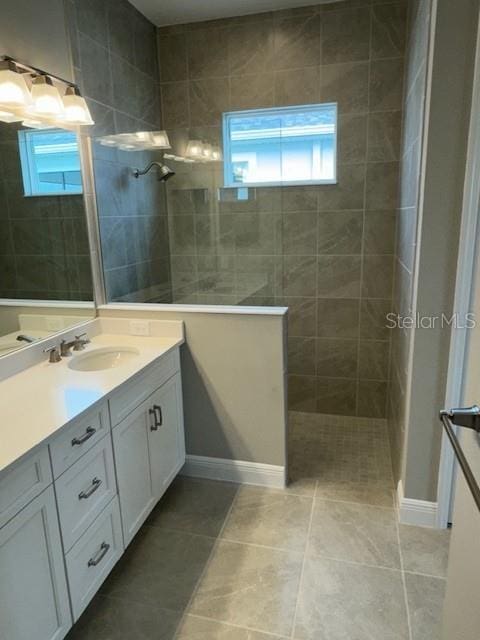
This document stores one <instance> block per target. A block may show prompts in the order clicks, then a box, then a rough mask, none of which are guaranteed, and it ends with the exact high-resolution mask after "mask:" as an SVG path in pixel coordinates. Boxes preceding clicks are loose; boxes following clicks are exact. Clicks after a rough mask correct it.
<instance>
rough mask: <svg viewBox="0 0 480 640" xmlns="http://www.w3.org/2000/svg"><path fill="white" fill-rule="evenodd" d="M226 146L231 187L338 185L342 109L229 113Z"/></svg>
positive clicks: (227, 179)
mask: <svg viewBox="0 0 480 640" xmlns="http://www.w3.org/2000/svg"><path fill="white" fill-rule="evenodd" d="M223 145H224V158H225V162H224V172H225V186H226V187H239V186H246V187H249V186H252V187H253V186H268V185H272V186H273V185H292V184H300V185H301V184H332V183H334V182H335V181H336V147H337V105H336V104H335V103H331V104H316V105H306V106H301V107H284V108H279V109H254V110H251V111H237V112H231V113H225V114H224V115H223Z"/></svg>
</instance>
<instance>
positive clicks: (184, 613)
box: [172, 486, 239, 640]
mask: <svg viewBox="0 0 480 640" xmlns="http://www.w3.org/2000/svg"><path fill="white" fill-rule="evenodd" d="M238 493H239V486H237V490H236V492H235V495H234V497H233V500H232V504H231V505H230V507H229V509H228V511H227V513H226V515H225V518H224V520H223V524H222V526H221V528H220V531H219V532H218V535H217V537H216V538H215V542H214V544H213V546H212V550H211V551H210V555H209V556H208V560H207V562H206V563H205V566H204V567H203V570H202V572H201V573H200V575H199V577H198V580H197V583H196V584H195V587H194V589H193V591H192V594H191V596H190V598H189V599H188V602H187V604H186V605H185V609H184V611H183V613H182V616H181V617H180V620H179V622H178V625H177V628H176V630H175V633H174V634H173V637H172V640H176V638H178V634H179V632H180V628H181V626H182V624H183V621H184V620H185V619H186V617H187V615H188V612H189V609H190V607H191V605H192V602H193V600H194V598H195V596H196V594H197V592H198V590H199V588H200V584H201V582H202V580H203V578H204V576H205V574H206V572H207V569H208V568H209V566H210V563H211V561H212V558H213V556H214V553H215V551H216V549H217V548H218V545H219V544H220V542H221V535H222V533H223V531H224V529H225V526H226V524H227V521H228V519H229V517H230V514H231V512H232V510H233V507H234V505H235V503H236V501H237V496H238ZM217 622H218V621H217Z"/></svg>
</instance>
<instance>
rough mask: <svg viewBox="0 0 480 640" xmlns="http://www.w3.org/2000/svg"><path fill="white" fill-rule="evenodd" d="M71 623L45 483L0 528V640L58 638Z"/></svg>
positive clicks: (54, 512)
mask: <svg viewBox="0 0 480 640" xmlns="http://www.w3.org/2000/svg"><path fill="white" fill-rule="evenodd" d="M71 624H72V622H71V614H70V605H69V602H68V592H67V583H66V578H65V567H64V563H63V551H62V545H61V541H60V532H59V527H58V519H57V510H56V507H55V497H54V493H53V488H52V487H49V488H48V489H45V491H44V492H43V493H41V494H40V495H39V496H37V497H36V498H35V499H34V500H33V501H32V502H31V503H30V504H29V505H27V506H26V507H25V508H24V509H23V510H22V511H20V513H18V514H17V515H16V516H15V517H14V518H13V519H12V520H10V522H9V523H8V524H6V525H5V526H4V527H2V529H0V639H1V640H33V639H35V640H61V639H62V638H64V637H65V635H66V634H67V632H68V630H69V629H70V627H71Z"/></svg>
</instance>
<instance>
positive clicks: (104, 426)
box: [49, 403, 110, 478]
mask: <svg viewBox="0 0 480 640" xmlns="http://www.w3.org/2000/svg"><path fill="white" fill-rule="evenodd" d="M109 430H110V425H109V421H108V409H107V404H106V403H105V404H103V405H102V406H101V407H97V408H96V409H95V410H94V411H90V412H89V413H88V414H86V415H85V416H82V417H81V418H79V419H78V420H75V422H73V423H72V424H71V425H70V426H69V427H67V428H66V429H64V430H63V431H62V432H61V433H60V434H59V435H58V436H57V437H56V438H54V439H53V440H52V442H51V443H50V445H49V447H50V456H51V458H52V467H53V475H54V477H55V478H58V476H59V475H60V474H62V473H63V472H64V471H65V470H66V469H68V467H71V466H72V464H73V463H74V462H76V461H77V460H78V459H79V458H80V457H81V456H83V454H84V453H85V452H86V451H88V450H89V449H91V448H92V447H93V445H94V444H96V443H97V442H98V441H99V440H101V439H102V438H103V437H104V436H105V435H106V434H107V433H108V432H109Z"/></svg>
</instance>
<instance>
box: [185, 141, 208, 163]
mask: <svg viewBox="0 0 480 640" xmlns="http://www.w3.org/2000/svg"><path fill="white" fill-rule="evenodd" d="M185 155H186V156H187V158H192V159H193V160H203V159H204V155H203V143H202V141H201V140H189V141H188V143H187V148H186V150H185Z"/></svg>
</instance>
